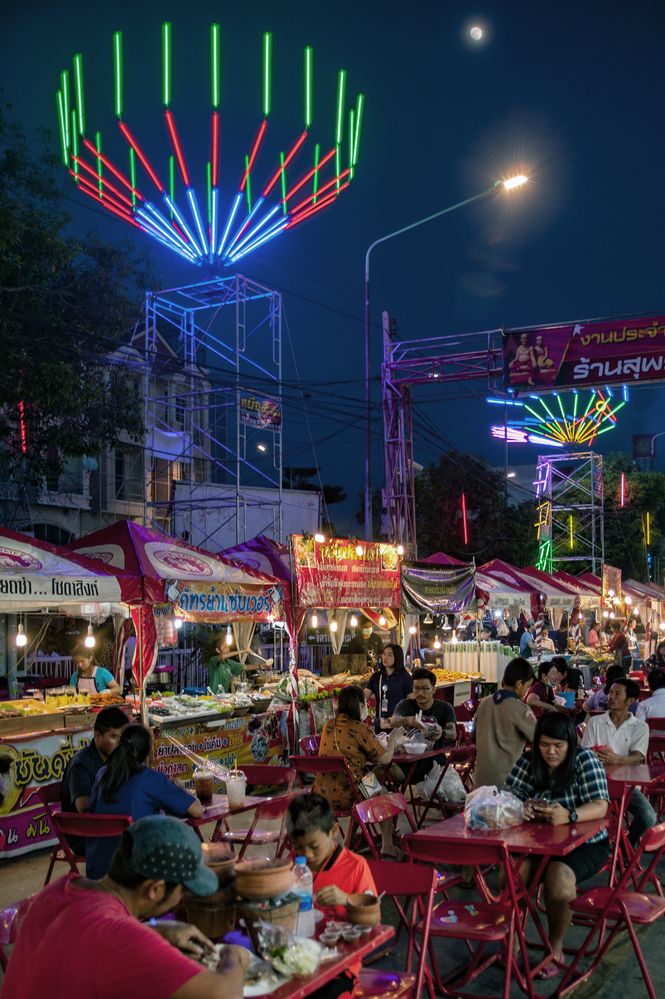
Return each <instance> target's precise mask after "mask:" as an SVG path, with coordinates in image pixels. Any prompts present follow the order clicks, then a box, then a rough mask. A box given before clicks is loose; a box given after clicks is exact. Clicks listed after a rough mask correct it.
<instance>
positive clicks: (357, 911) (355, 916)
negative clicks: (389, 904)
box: [346, 894, 381, 926]
mask: <svg viewBox="0 0 665 999" xmlns="http://www.w3.org/2000/svg"><path fill="white" fill-rule="evenodd" d="M346 914H347V916H348V918H349V922H351V923H353V924H354V925H355V926H378V925H379V923H380V922H381V903H380V902H379V900H378V898H377V897H376V895H362V894H359V895H349V897H348V900H347V903H346Z"/></svg>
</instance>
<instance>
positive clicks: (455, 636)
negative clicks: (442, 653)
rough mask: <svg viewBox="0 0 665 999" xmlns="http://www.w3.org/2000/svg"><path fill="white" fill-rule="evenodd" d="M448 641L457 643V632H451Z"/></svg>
mask: <svg viewBox="0 0 665 999" xmlns="http://www.w3.org/2000/svg"><path fill="white" fill-rule="evenodd" d="M450 641H451V642H456V641H457V632H456V631H453V637H452V638H451V639H450Z"/></svg>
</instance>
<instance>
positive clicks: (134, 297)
mask: <svg viewBox="0 0 665 999" xmlns="http://www.w3.org/2000/svg"><path fill="white" fill-rule="evenodd" d="M69 221H70V220H69V216H68V214H67V213H66V212H65V210H64V208H63V195H62V193H61V190H60V176H59V172H58V166H57V162H56V160H55V159H54V157H53V156H52V154H51V153H50V152H49V150H48V148H44V149H40V150H39V151H38V152H36V153H34V152H32V151H31V150H30V149H29V148H28V145H27V142H26V139H25V136H24V135H23V133H22V131H21V130H20V129H19V128H18V126H16V125H13V124H11V123H10V122H9V121H8V119H7V115H6V112H5V111H4V110H3V109H2V108H0V349H1V350H2V368H1V373H0V452H1V454H2V458H3V459H4V466H5V467H4V469H3V478H5V479H6V478H9V477H11V478H13V479H15V480H19V481H22V482H23V483H25V484H32V485H41V484H42V483H43V482H44V481H45V480H46V479H52V478H54V477H57V476H58V475H59V474H60V472H61V471H62V468H63V464H64V460H65V459H66V458H67V457H78V456H82V455H86V454H87V455H95V454H98V453H99V452H100V451H102V450H105V449H107V448H109V447H112V446H113V445H114V444H115V443H117V441H118V439H119V435H120V434H121V433H123V432H125V433H127V434H129V435H130V437H131V438H132V439H134V440H139V439H140V438H141V436H142V433H143V425H142V412H141V404H140V398H139V396H138V394H137V393H136V391H135V387H134V385H133V383H132V381H131V379H130V378H129V377H128V374H127V372H126V371H125V370H124V369H123V368H122V367H112V366H111V364H110V362H109V356H110V354H111V353H112V352H113V351H114V350H115V349H116V348H117V347H118V346H119V345H120V344H122V343H126V342H127V341H128V340H129V336H130V334H131V331H132V328H133V326H134V323H135V322H136V319H137V317H138V316H139V315H140V309H141V299H142V295H143V289H144V288H145V287H146V286H147V285H148V278H147V268H146V266H145V264H144V263H143V262H142V261H141V260H139V259H137V258H136V257H135V256H134V255H133V254H132V253H130V252H129V251H128V250H127V249H125V248H122V247H120V246H117V245H114V244H107V243H103V242H101V241H100V240H99V239H97V238H95V236H89V237H87V238H86V239H78V238H75V237H74V236H72V235H70V234H69V233H68V231H67V227H68V225H69Z"/></svg>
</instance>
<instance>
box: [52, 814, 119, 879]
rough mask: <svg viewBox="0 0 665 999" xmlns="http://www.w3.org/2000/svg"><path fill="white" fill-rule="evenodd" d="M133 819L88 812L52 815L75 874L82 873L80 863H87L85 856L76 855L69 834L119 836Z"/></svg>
mask: <svg viewBox="0 0 665 999" xmlns="http://www.w3.org/2000/svg"><path fill="white" fill-rule="evenodd" d="M132 821H133V820H132V817H131V815H90V814H89V813H88V812H55V813H54V814H53V815H52V817H51V822H52V824H53V829H54V831H55V833H56V835H57V837H58V840H59V841H60V848H61V849H62V852H63V853H64V858H63V859H64V860H66V862H67V863H68V864H69V867H70V869H71V870H72V871H73V873H74V874H79V873H80V872H79V869H78V864H80V863H85V857H77V856H76V854H75V853H74V851H73V850H72V848H71V846H70V845H69V842H68V840H67V837H68V836H82V837H83V838H84V839H97V838H99V839H108V838H110V837H118V836H122V834H123V833H124V831H125V829H128V828H129V826H131V824H132ZM49 877H50V873H49Z"/></svg>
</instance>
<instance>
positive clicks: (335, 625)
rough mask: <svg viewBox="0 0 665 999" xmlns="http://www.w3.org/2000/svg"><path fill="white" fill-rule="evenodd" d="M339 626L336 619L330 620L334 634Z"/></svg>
mask: <svg viewBox="0 0 665 999" xmlns="http://www.w3.org/2000/svg"><path fill="white" fill-rule="evenodd" d="M338 627H339V625H338V624H337V621H335V620H334V619H333V620H332V621H331V622H330V630H331V631H332V633H333V634H334V633H335V632H336V631H337V628H338Z"/></svg>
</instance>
